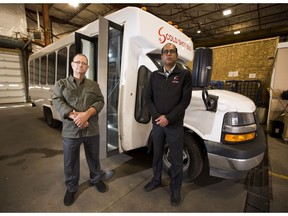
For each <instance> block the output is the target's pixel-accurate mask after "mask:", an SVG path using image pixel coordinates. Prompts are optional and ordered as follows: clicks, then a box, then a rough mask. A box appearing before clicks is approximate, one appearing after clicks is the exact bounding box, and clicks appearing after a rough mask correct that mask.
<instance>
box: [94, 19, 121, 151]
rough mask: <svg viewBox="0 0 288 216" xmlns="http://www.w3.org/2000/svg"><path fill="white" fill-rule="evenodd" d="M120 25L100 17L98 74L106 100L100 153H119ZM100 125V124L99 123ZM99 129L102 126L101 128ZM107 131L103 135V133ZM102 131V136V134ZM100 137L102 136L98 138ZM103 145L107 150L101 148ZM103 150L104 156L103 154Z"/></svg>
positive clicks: (102, 120) (101, 123) (101, 122)
mask: <svg viewBox="0 0 288 216" xmlns="http://www.w3.org/2000/svg"><path fill="white" fill-rule="evenodd" d="M122 41H123V27H122V26H120V25H118V24H116V23H113V22H111V21H109V20H107V19H105V18H103V17H99V37H98V50H99V52H98V71H99V73H98V76H99V81H98V82H99V84H100V87H101V90H103V95H104V97H105V99H106V101H105V107H104V109H105V112H106V114H105V119H99V123H100V125H105V127H102V129H103V128H105V131H104V130H103V131H102V133H101V135H100V140H101V142H102V146H103V148H102V151H101V147H100V154H102V155H103V156H110V155H112V154H114V153H118V152H119V133H118V131H120V126H121V125H119V122H118V104H119V88H120V85H119V84H120V76H121V56H122ZM100 127H101V126H100ZM100 130H101V129H100ZM105 133H106V134H105ZM103 134H105V136H102V135H103ZM101 136H102V137H101ZM104 144H105V149H106V152H103V150H104ZM105 153H106V155H105Z"/></svg>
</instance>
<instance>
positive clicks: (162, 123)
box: [155, 115, 169, 127]
mask: <svg viewBox="0 0 288 216" xmlns="http://www.w3.org/2000/svg"><path fill="white" fill-rule="evenodd" d="M155 122H156V124H157V125H159V126H160V127H166V126H167V125H168V124H169V121H168V120H167V119H166V116H165V115H161V116H160V117H159V118H157V119H156V120H155Z"/></svg>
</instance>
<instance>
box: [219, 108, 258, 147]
mask: <svg viewBox="0 0 288 216" xmlns="http://www.w3.org/2000/svg"><path fill="white" fill-rule="evenodd" d="M256 130H257V124H256V122H255V117H254V114H253V113H237V112H233V113H226V114H225V116H224V121H223V128H222V142H224V143H230V144H233V143H241V142H247V141H250V140H253V139H255V137H256Z"/></svg>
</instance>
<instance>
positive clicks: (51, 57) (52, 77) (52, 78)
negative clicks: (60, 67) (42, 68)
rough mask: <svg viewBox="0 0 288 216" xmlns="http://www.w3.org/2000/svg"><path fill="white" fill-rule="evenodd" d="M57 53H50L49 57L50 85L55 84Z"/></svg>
mask: <svg viewBox="0 0 288 216" xmlns="http://www.w3.org/2000/svg"><path fill="white" fill-rule="evenodd" d="M55 60H56V54H55V52H53V53H49V55H48V85H54V84H55Z"/></svg>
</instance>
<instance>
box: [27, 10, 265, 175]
mask: <svg viewBox="0 0 288 216" xmlns="http://www.w3.org/2000/svg"><path fill="white" fill-rule="evenodd" d="M167 42H170V43H174V44H175V45H176V47H177V48H178V55H179V62H178V64H179V65H180V66H181V67H185V68H186V67H187V66H186V63H187V62H188V61H192V59H193V55H194V49H193V43H192V41H191V39H190V38H189V37H187V36H186V35H185V34H184V33H182V32H180V31H179V30H178V29H176V28H175V27H173V26H171V25H170V24H168V23H167V22H165V21H163V20H161V19H159V18H157V17H155V16H154V15H152V14H150V13H148V12H146V11H143V10H141V9H139V8H134V7H127V8H124V9H122V10H119V11H117V12H115V13H113V14H110V15H107V16H105V17H100V18H99V20H96V21H94V22H92V23H90V24H88V25H86V26H84V27H83V28H81V29H79V30H77V31H76V32H74V33H71V34H70V35H68V36H66V37H65V38H62V39H59V40H58V41H56V42H55V43H53V44H51V45H49V46H47V47H45V48H43V49H41V50H40V51H38V52H37V53H34V54H32V55H31V56H30V57H29V63H28V64H29V66H28V67H29V68H28V70H29V81H30V83H29V95H30V98H31V101H32V103H33V104H34V105H35V106H37V107H38V108H40V109H41V111H43V113H44V118H45V120H46V121H47V123H48V125H50V126H52V127H54V126H56V125H57V123H58V122H59V121H61V118H60V115H59V113H58V112H57V111H56V110H55V107H54V106H53V104H52V101H51V90H52V87H53V85H54V84H55V82H57V80H59V79H62V78H65V77H67V76H69V75H70V74H72V68H71V66H70V63H71V61H72V58H73V56H74V55H75V54H76V53H83V54H85V55H86V56H87V57H88V59H89V65H90V67H89V71H88V72H87V78H89V79H92V80H95V81H97V82H98V83H99V85H100V88H101V90H102V93H103V95H104V98H105V106H104V108H103V110H102V111H101V113H100V114H99V124H100V156H101V158H105V157H108V156H110V155H111V154H113V153H122V152H127V151H129V150H132V149H136V148H140V147H145V146H148V147H151V146H152V145H153V143H152V141H151V138H150V136H151V129H152V124H151V118H150V115H149V113H148V112H147V109H146V107H145V103H144V95H145V87H146V84H147V82H148V78H149V75H150V74H151V73H152V72H153V71H155V70H156V69H157V68H159V67H161V58H160V52H161V48H162V47H163V45H164V44H165V43H167ZM196 50H197V49H196ZM195 52H196V51H195ZM195 56H196V55H195ZM187 68H188V67H187ZM207 68H209V67H207ZM210 69H211V66H210ZM193 73H194V72H192V74H193ZM195 74H196V73H195ZM194 76H195V75H194ZM199 76H200V77H201V76H203V75H201V74H200V75H199ZM202 78H203V77H202ZM210 78H211V76H210ZM208 79H209V78H208ZM255 110H256V107H255V105H254V103H253V101H251V100H250V99H249V98H247V97H245V96H242V95H240V94H237V93H233V92H228V91H225V90H207V89H206V90H203V88H202V86H200V87H197V84H196V85H194V88H193V92H192V100H191V104H190V105H189V107H188V108H187V110H186V115H185V119H184V130H185V143H184V151H183V170H184V173H185V175H186V179H187V180H194V179H195V178H196V177H197V176H198V175H199V174H200V173H201V171H202V170H203V167H204V165H207V166H208V168H209V172H210V175H212V176H218V177H222V178H230V179H239V178H243V177H245V176H247V173H248V172H249V171H250V170H252V169H253V168H254V167H256V166H257V165H259V164H260V163H261V161H262V159H263V156H264V152H265V148H266V138H265V136H264V133H263V131H262V129H261V128H260V127H259V125H258V123H257V119H256V117H255ZM163 162H164V163H163V164H164V168H163V169H164V171H166V172H169V167H170V162H169V148H168V147H167V148H166V149H165V155H164V157H163Z"/></svg>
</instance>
